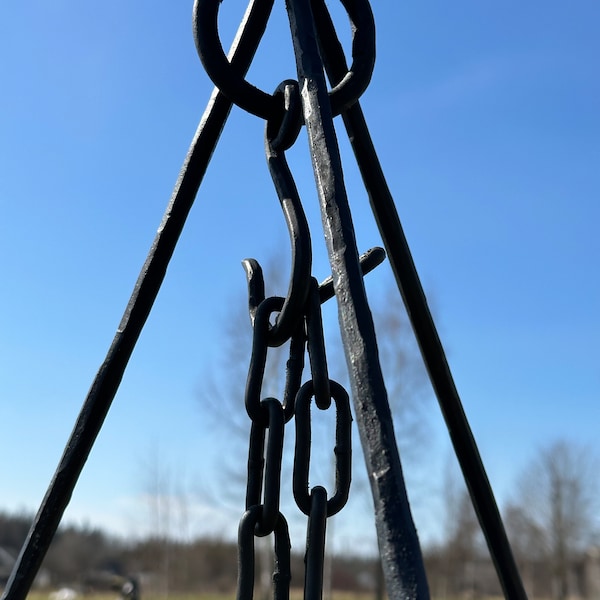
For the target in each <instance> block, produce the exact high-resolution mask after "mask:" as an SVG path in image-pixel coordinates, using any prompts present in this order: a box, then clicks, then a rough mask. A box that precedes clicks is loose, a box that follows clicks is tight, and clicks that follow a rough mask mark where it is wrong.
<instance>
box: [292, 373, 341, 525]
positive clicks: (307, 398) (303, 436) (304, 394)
mask: <svg viewBox="0 0 600 600" xmlns="http://www.w3.org/2000/svg"><path fill="white" fill-rule="evenodd" d="M329 387H330V390H331V397H332V399H333V401H334V403H335V407H336V419H335V449H334V453H335V494H334V495H333V497H332V498H331V499H330V500H328V501H327V516H328V517H331V516H333V515H335V514H336V513H337V512H339V511H340V510H341V509H342V508H343V507H344V505H345V504H346V502H347V500H348V493H349V491H350V481H351V477H352V440H351V437H352V429H351V426H352V413H351V412H350V399H349V397H348V394H347V393H346V390H345V389H344V388H343V387H342V386H341V385H340V384H339V383H337V382H336V381H333V380H330V381H329ZM314 391H315V388H314V382H313V381H312V380H310V381H307V382H306V383H305V384H304V385H303V386H302V387H301V388H300V391H299V392H298V396H297V397H296V419H295V421H296V450H295V453H294V475H293V491H294V499H295V500H296V504H297V505H298V508H299V509H300V510H301V511H302V512H303V513H304V514H305V515H309V514H310V511H311V496H310V494H309V491H308V487H309V486H308V472H309V468H310V445H311V424H310V402H311V399H312V398H313V396H314Z"/></svg>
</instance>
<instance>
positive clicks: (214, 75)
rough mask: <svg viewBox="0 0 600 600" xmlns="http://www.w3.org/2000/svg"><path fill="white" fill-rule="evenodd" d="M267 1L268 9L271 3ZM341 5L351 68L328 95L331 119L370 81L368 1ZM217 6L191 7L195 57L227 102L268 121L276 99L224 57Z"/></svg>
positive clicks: (199, 0) (207, 2)
mask: <svg viewBox="0 0 600 600" xmlns="http://www.w3.org/2000/svg"><path fill="white" fill-rule="evenodd" d="M259 1H260V0H256V2H257V3H258V2H259ZM265 1H267V0H265ZM268 1H270V4H271V6H272V4H273V0H268ZM341 2H342V4H343V6H344V8H345V9H346V11H347V13H348V16H349V18H350V23H351V26H352V31H353V35H352V65H351V67H350V70H349V71H348V72H347V73H346V75H345V76H344V77H343V78H342V80H341V81H340V82H339V83H338V84H337V85H336V86H335V87H334V88H333V89H332V90H331V91H330V92H329V96H330V102H331V111H332V113H333V116H336V115H338V114H340V112H342V111H343V110H344V109H346V108H347V107H348V106H350V105H351V104H353V103H354V102H356V100H358V98H359V97H360V95H361V94H362V93H363V92H364V90H365V89H366V87H367V86H368V84H369V81H370V80H371V75H372V73H373V67H374V65H375V23H374V20H373V13H372V12H371V6H370V5H369V2H368V0H341ZM220 4H221V0H196V2H195V4H194V15H193V24H194V40H195V42H196V49H197V51H198V56H199V57H200V60H201V61H202V64H203V65H204V68H205V70H206V72H207V74H208V76H209V77H210V78H211V79H212V81H213V83H214V84H215V85H216V86H217V87H218V88H219V90H220V91H221V92H222V93H223V94H224V95H225V96H226V97H227V98H228V99H229V100H230V101H231V102H233V103H235V104H237V105H238V106H240V107H241V108H243V109H244V110H246V111H248V112H249V113H252V114H254V115H256V116H259V117H262V118H263V119H269V118H271V117H272V116H273V115H275V114H276V111H277V101H276V99H275V98H274V97H273V96H272V95H270V94H267V93H266V92H264V91H263V90H261V89H259V88H257V87H255V86H254V85H252V84H251V83H248V82H247V81H246V80H245V79H244V77H243V74H242V73H240V72H239V70H236V69H235V68H234V67H233V66H232V64H231V63H230V62H229V60H228V58H227V57H226V56H225V53H224V51H223V46H222V44H221V40H220V38H219V32H218V19H217V16H218V12H219V6H220ZM269 10H270V8H269Z"/></svg>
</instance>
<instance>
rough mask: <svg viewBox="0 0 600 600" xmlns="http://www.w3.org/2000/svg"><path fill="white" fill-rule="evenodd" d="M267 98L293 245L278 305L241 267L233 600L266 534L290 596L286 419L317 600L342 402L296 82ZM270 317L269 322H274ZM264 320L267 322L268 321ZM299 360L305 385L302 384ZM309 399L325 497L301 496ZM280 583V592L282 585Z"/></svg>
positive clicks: (252, 265) (318, 491)
mask: <svg viewBox="0 0 600 600" xmlns="http://www.w3.org/2000/svg"><path fill="white" fill-rule="evenodd" d="M273 98H274V99H276V101H277V102H279V106H280V109H279V110H275V111H274V116H272V117H270V118H268V119H267V123H266V129H265V131H266V133H265V150H266V158H267V164H268V166H269V170H270V173H271V178H272V180H273V184H274V187H275V190H276V192H277V196H278V198H279V202H280V205H281V208H282V212H283V214H284V217H285V220H286V224H287V227H288V232H289V236H290V241H291V245H292V268H291V277H290V284H289V288H288V293H287V296H286V297H285V298H283V297H280V296H271V297H268V298H265V297H264V296H265V293H264V289H265V286H264V280H263V273H262V269H261V267H260V265H259V263H258V262H257V261H256V260H254V259H247V260H245V261H244V262H243V265H244V268H245V270H246V276H247V281H248V297H249V301H248V306H249V313H250V321H251V323H252V328H253V337H252V355H251V359H250V366H249V369H248V378H247V383H246V392H245V406H246V412H247V413H248V416H249V418H250V420H251V430H250V441H249V448H248V476H247V487H246V512H245V513H244V515H243V517H242V519H241V522H240V527H239V540H238V548H239V561H238V562H239V573H238V591H237V598H238V600H246V599H250V598H252V594H253V589H254V562H255V558H254V556H255V555H254V539H255V537H264V536H268V535H270V534H274V538H275V544H274V557H275V565H276V569H275V572H274V596H275V598H284V597H285V598H287V597H288V595H289V581H290V572H289V563H290V540H289V533H288V526H287V521H286V519H285V517H284V515H283V514H282V513H281V512H280V495H281V463H282V453H283V441H284V430H285V424H286V423H288V422H290V421H291V419H292V418H294V421H295V430H296V446H295V451H294V468H293V486H292V487H293V494H294V498H295V501H296V504H297V505H298V507H299V508H300V510H301V511H302V512H303V513H304V514H305V515H307V516H308V526H307V542H306V548H307V549H306V561H305V562H306V572H305V598H315V599H317V598H321V595H322V588H323V560H324V553H325V532H326V520H327V518H328V517H330V516H332V515H334V514H336V513H337V512H338V511H340V510H341V509H342V508H343V506H344V505H345V504H346V501H347V499H348V493H349V490H350V481H351V460H352V447H351V423H352V416H351V412H350V400H349V397H348V394H347V392H346V391H345V389H344V388H343V387H342V386H341V385H340V384H339V383H337V382H336V381H333V380H331V379H330V378H329V373H328V368H327V359H326V352H325V338H324V333H323V320H322V316H321V302H322V301H324V300H326V299H328V298H330V297H331V296H332V293H331V290H332V286H331V282H330V281H329V280H327V281H325V282H324V284H323V286H319V284H318V283H317V280H316V279H315V278H314V277H312V276H311V273H310V271H311V262H312V253H311V241H310V232H309V228H308V223H307V221H306V217H305V214H304V211H303V208H302V203H301V201H300V198H299V196H298V192H297V189H296V186H295V183H294V179H293V177H292V174H291V172H290V170H289V167H288V164H287V161H286V158H285V150H287V149H288V148H290V147H291V146H292V145H293V143H294V142H295V140H296V138H297V136H298V133H299V131H300V127H301V125H302V120H301V112H300V98H299V90H298V84H297V82H294V81H284V82H283V83H282V84H281V85H279V86H278V87H277V89H276V90H275V92H274V94H273ZM381 260H383V251H381V250H380V249H379V250H378V251H371V252H369V253H367V255H366V256H365V257H364V259H363V262H364V266H365V270H368V269H370V268H372V267H373V266H374V265H375V264H378V263H379V262H381ZM274 315H276V318H275V319H273V316H274ZM272 321H273V322H272ZM286 342H289V359H288V361H287V363H286V376H285V387H284V391H283V399H282V401H279V400H278V399H276V398H271V397H268V398H264V399H261V398H262V388H263V383H264V377H265V365H266V362H267V359H268V353H269V349H270V348H275V347H279V346H281V345H282V344H285V343H286ZM307 353H308V359H309V363H310V379H309V380H308V381H306V382H304V383H303V384H302V385H301V380H302V373H303V370H304V365H305V355H306V354H307ZM313 398H314V400H315V404H316V406H317V407H318V408H319V409H320V410H327V409H329V408H330V407H331V405H332V400H333V405H334V408H335V411H336V435H335V448H334V454H335V457H336V460H335V473H336V489H335V492H334V494H333V496H332V497H331V498H330V499H328V494H327V491H326V490H325V488H323V487H320V486H316V487H314V488H313V489H309V483H308V473H309V466H310V456H311V420H310V406H311V402H312V399H313ZM286 586H287V587H286Z"/></svg>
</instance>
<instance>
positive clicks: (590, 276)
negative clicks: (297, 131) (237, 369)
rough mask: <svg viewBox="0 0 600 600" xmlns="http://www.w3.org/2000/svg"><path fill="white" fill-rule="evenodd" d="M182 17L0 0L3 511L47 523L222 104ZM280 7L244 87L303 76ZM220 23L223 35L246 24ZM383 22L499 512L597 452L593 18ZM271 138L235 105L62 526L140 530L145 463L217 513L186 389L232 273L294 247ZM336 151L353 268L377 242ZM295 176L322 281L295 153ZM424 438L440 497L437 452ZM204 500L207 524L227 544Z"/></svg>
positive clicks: (443, 296) (424, 272) (130, 5)
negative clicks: (170, 204) (553, 450)
mask: <svg viewBox="0 0 600 600" xmlns="http://www.w3.org/2000/svg"><path fill="white" fill-rule="evenodd" d="M191 4H192V3H191V1H188V0H185V1H184V0H177V1H176V2H162V3H159V2H153V3H150V4H149V3H147V2H140V1H137V0H133V1H131V2H116V1H115V0H109V1H107V2H103V3H101V4H98V3H85V2H84V3H81V2H74V1H72V0H57V1H55V2H51V3H48V2H42V1H39V0H37V1H33V2H28V3H22V2H10V1H8V2H3V3H1V4H0V57H1V58H0V82H1V83H0V90H1V91H0V207H1V213H2V219H1V221H0V223H1V224H0V228H1V229H0V256H2V260H1V263H0V264H1V265H2V268H1V272H2V284H1V288H0V289H1V293H0V406H1V408H0V455H1V456H2V457H3V460H2V466H1V471H0V481H2V484H1V493H0V509H8V510H17V509H27V510H34V509H35V508H36V507H37V505H38V504H39V502H40V500H41V498H42V496H43V493H44V491H45V488H46V486H47V484H48V482H49V479H50V477H51V475H52V473H53V471H54V469H55V466H56V464H57V461H58V459H59V457H60V455H61V452H62V448H63V446H64V444H65V442H66V439H67V436H68V434H69V432H70V431H71V428H72V426H73V423H74V421H75V418H76V415H77V414H78V412H79V408H80V406H81V403H82V401H83V399H84V397H85V395H86V392H87V390H88V388H89V385H90V384H91V382H92V379H93V377H94V375H95V372H96V370H97V368H98V367H99V365H100V363H101V362H102V360H103V358H104V355H105V353H106V350H107V348H108V346H109V344H110V341H111V339H112V337H113V335H114V332H115V329H116V327H117V325H118V323H119V321H120V318H121V315H122V312H123V309H124V307H125V304H126V302H127V299H128V298H129V295H130V293H131V290H132V287H133V284H134V282H135V280H136V278H137V275H138V272H139V269H140V267H141V265H142V263H143V260H144V258H145V255H146V253H147V251H148V248H149V246H150V243H151V242H152V239H153V237H154V233H155V231H156V229H157V227H158V225H159V223H160V220H161V217H162V213H163V211H164V208H165V206H166V203H167V201H168V198H169V196H170V193H171V190H172V187H173V184H174V182H175V180H176V177H177V175H178V172H179V169H180V166H181V163H182V160H183V158H184V156H185V153H186V151H187V147H188V144H189V141H190V139H191V137H192V135H193V132H194V130H195V128H196V126H197V123H198V120H199V118H200V116H201V114H202V112H203V110H204V107H205V105H206V102H207V100H208V97H209V94H210V92H211V90H212V84H211V83H210V82H209V80H208V78H207V76H206V75H205V73H204V71H203V68H202V66H201V65H200V62H199V60H198V58H197V55H196V51H195V48H194V44H193V40H192V35H191V9H192V6H191ZM277 4H278V6H277V7H276V8H277V12H278V14H277V15H275V17H274V18H275V19H276V20H275V21H274V23H273V25H272V27H271V30H270V31H269V32H268V33H269V35H268V36H267V38H265V40H264V42H263V45H262V46H261V50H260V51H259V53H260V54H259V56H258V57H257V62H256V66H255V67H253V68H252V70H251V72H250V75H249V78H250V79H251V80H252V81H253V82H255V83H257V84H259V85H260V86H262V87H264V89H266V90H268V91H270V90H272V89H274V88H275V87H276V85H277V84H278V83H279V82H280V81H281V80H282V79H284V78H288V77H293V76H294V65H293V62H292V59H291V54H290V50H289V48H290V42H289V39H288V38H289V34H288V30H287V28H286V24H285V21H284V14H283V13H284V10H283V3H281V2H278V3H277ZM279 5H281V6H279ZM222 6H223V8H222V11H223V12H224V15H223V17H224V18H223V21H224V24H223V31H224V33H223V37H224V38H225V39H230V36H231V31H233V30H234V29H235V27H236V26H237V22H238V21H239V18H240V16H241V14H242V12H243V10H244V7H243V5H242V3H236V2H233V1H232V0H230V2H225V3H223V5H222ZM373 9H374V13H375V19H376V24H377V36H378V38H377V48H378V58H377V63H376V67H375V73H374V77H373V81H372V84H371V86H370V87H369V89H368V90H367V92H366V93H365V95H364V97H363V100H362V105H363V109H364V112H365V114H366V118H367V121H368V123H369V126H370V128H371V132H372V135H373V138H374V141H375V144H376V148H377V150H378V152H379V155H380V158H381V161H382V163H383V166H384V170H385V172H386V175H387V177H388V181H389V183H390V187H391V189H392V191H393V193H394V196H395V198H396V201H397V205H398V210H399V213H400V216H401V219H402V221H403V224H404V227H405V231H406V234H407V237H408V240H409V243H410V245H411V248H412V251H413V255H414V259H415V262H416V265H417V269H418V270H419V273H420V274H421V278H422V281H423V284H424V286H425V289H426V291H427V293H428V295H429V296H430V298H431V303H432V306H433V308H434V313H435V315H436V319H437V323H438V327H439V331H440V335H441V338H442V341H443V343H444V346H445V348H446V350H447V354H448V358H449V361H450V365H451V368H452V370H453V373H454V376H455V379H456V383H457V386H458V389H459V392H460V394H461V397H462V399H463V402H464V405H465V409H466V411H467V415H468V416H469V418H470V421H471V424H472V427H473V430H474V433H475V435H476V437H477V439H478V441H479V444H480V449H481V452H482V455H483V458H484V462H485V463H486V466H487V467H488V470H489V475H490V479H491V481H492V483H493V484H494V485H495V486H496V488H497V490H498V496H499V500H500V501H501V502H502V501H504V500H505V499H506V498H507V497H508V496H509V494H510V486H511V484H512V482H513V481H514V477H515V476H516V474H517V472H518V471H519V469H520V468H521V467H522V466H523V465H524V463H525V462H526V461H527V460H528V459H529V458H531V457H532V456H533V455H534V453H535V451H536V449H537V448H538V447H539V446H540V445H541V444H543V443H544V442H545V441H547V440H550V439H554V438H557V437H566V438H568V439H575V440H579V441H581V442H584V443H589V444H591V445H592V446H594V447H595V449H596V450H597V451H598V452H600V442H598V435H597V429H598V423H600V408H599V407H600V402H599V401H600V366H599V362H598V339H599V337H600V318H599V316H598V309H599V308H600V283H599V277H598V266H597V263H598V257H599V256H600V241H599V240H600V236H599V235H598V222H599V221H600V208H599V200H600V111H599V110H598V107H599V106H600V79H599V77H598V57H600V38H599V37H598V27H599V25H600V5H599V4H598V3H597V2H595V1H592V0H587V1H583V0H582V1H575V2H571V3H565V2H556V1H551V2H541V1H537V0H536V1H534V2H529V3H522V2H502V3H500V2H492V3H490V2H485V3H482V2H476V1H474V0H470V1H465V2H462V3H448V2H420V3H414V2H413V3H409V2H391V1H384V2H373ZM233 23H235V24H233ZM338 27H339V29H340V31H343V32H344V33H343V34H342V35H343V36H345V39H347V38H348V33H347V32H346V30H345V28H346V23H345V22H344V20H343V19H342V20H338ZM262 129H263V123H262V122H261V121H260V120H259V119H258V118H256V117H252V116H249V115H247V114H245V113H243V112H242V111H241V110H239V109H237V110H234V111H233V113H232V115H231V118H230V120H229V122H228V124H227V126H226V128H225V131H224V134H223V136H222V139H221V142H220V144H219V147H218V149H217V152H216V153H215V156H214V159H213V162H212V163H211V166H210V168H209V173H208V175H207V177H206V179H205V181H204V184H203V186H202V187H201V190H200V193H199V195H198V199H197V203H196V205H195V208H194V209H193V211H192V214H191V216H190V218H189V221H188V224H187V226H186V229H185V230H184V234H183V236H182V238H181V241H180V244H179V246H178V249H177V251H176V254H175V257H174V259H173V261H172V264H171V267H170V270H169V272H168V274H167V278H166V281H165V284H164V287H163V289H162V291H161V293H160V295H159V298H158V300H157V302H156V305H155V308H154V310H153V312H152V314H151V316H150V319H149V322H148V324H147V326H146V328H145V330H144V332H143V334H142V337H141V339H140V342H139V345H138V347H137V349H136V351H135V353H134V355H133V358H132V360H131V363H130V366H129V368H128V371H127V372H126V375H125V378H124V381H123V384H122V387H121V389H120V391H119V393H118V395H117V397H116V399H115V403H114V406H113V409H112V410H111V412H110V414H109V417H108V419H107V422H106V425H105V427H104V430H103V431H102V433H101V435H100V438H99V440H98V442H97V444H96V446H95V448H94V450H93V451H92V455H91V457H90V460H89V463H88V467H87V469H86V470H85V471H84V474H83V476H82V478H81V481H80V485H79V486H78V488H77V490H76V492H75V495H74V497H73V501H72V505H71V507H70V508H69V512H68V516H69V517H70V518H71V519H74V520H77V521H79V522H81V521H87V522H90V523H92V524H99V525H106V526H109V527H111V528H112V529H113V530H117V531H119V532H121V533H124V534H130V533H133V532H134V531H136V530H138V531H139V530H143V528H144V527H145V526H146V523H145V521H147V518H146V516H145V515H146V512H145V511H146V509H145V508H144V506H143V505H142V503H141V501H140V496H141V495H142V494H143V492H144V488H145V486H146V483H145V482H147V479H148V466H147V465H148V464H149V463H150V464H152V462H153V458H152V456H153V455H154V454H156V453H159V454H160V455H161V462H162V463H163V464H165V465H166V467H165V468H167V469H169V470H171V471H175V472H176V473H177V474H178V475H177V477H179V478H181V479H185V480H186V482H187V483H186V485H189V486H191V488H193V489H194V494H195V497H197V498H204V496H206V493H205V492H206V489H207V488H209V487H210V485H209V484H207V481H208V480H210V478H211V469H212V468H219V467H218V458H219V453H223V452H226V448H227V439H226V435H225V434H223V435H222V436H221V438H220V439H219V437H217V438H216V439H217V440H218V441H219V443H217V444H215V436H214V435H213V436H210V435H209V433H210V431H209V430H211V429H213V428H214V421H211V420H210V419H208V418H206V415H205V414H204V412H203V410H202V409H201V407H200V406H199V402H198V388H199V386H200V385H201V378H202V377H203V373H204V372H205V371H206V369H207V368H208V369H211V365H212V364H213V362H212V361H214V359H215V357H216V356H217V354H218V346H219V335H220V334H221V332H222V330H223V326H224V325H223V324H224V323H225V322H226V321H227V318H228V309H227V301H228V300H229V299H230V298H232V297H234V298H235V297H240V295H241V294H243V293H244V285H245V284H244V276H243V272H242V270H241V267H240V260H241V259H243V258H245V257H247V256H254V257H256V258H259V259H261V260H267V257H268V256H269V255H270V254H272V253H273V252H274V251H277V249H278V248H285V252H287V251H288V250H287V245H288V242H287V241H286V234H285V228H284V226H283V222H282V218H281V215H280V211H279V207H278V203H277V200H276V197H275V194H274V191H273V189H272V185H271V183H270V181H269V176H268V173H267V170H266V167H265V165H264V157H263V154H262V146H263V140H262V137H263V133H262ZM340 131H341V130H340ZM301 145H302V141H301V142H299V146H301ZM342 150H343V152H344V153H345V154H344V156H345V157H346V158H345V162H344V165H345V168H346V179H347V184H348V188H349V190H350V200H351V203H352V206H353V210H354V219H355V224H356V228H357V236H358V242H359V245H360V249H361V251H362V250H365V249H366V248H368V247H370V246H373V245H376V244H379V243H380V242H379V238H378V234H377V231H376V228H375V226H374V224H373V222H372V218H371V216H370V215H369V211H368V204H367V202H366V199H365V194H364V191H363V189H362V186H361V183H360V180H359V178H358V176H357V174H356V168H355V166H354V163H353V159H352V157H351V156H350V155H349V154H348V153H347V143H342ZM294 158H296V159H297V163H296V164H297V166H296V167H295V175H296V177H297V180H298V182H299V186H300V188H301V193H302V196H303V198H304V202H305V205H306V208H307V212H308V213H309V218H310V220H311V224H312V229H313V240H314V246H315V253H316V257H315V273H316V275H317V276H318V277H319V278H320V279H322V278H324V277H325V276H326V275H327V267H326V257H325V254H324V246H323V244H322V242H321V241H320V236H321V232H320V222H319V217H318V207H317V206H316V200H315V195H314V190H313V185H312V174H311V172H310V168H309V166H308V162H307V153H306V150H305V148H304V147H299V148H298V149H297V150H296V151H295V152H294ZM382 273H385V271H382ZM373 277H374V282H375V283H374V285H373V289H374V290H375V292H376V291H377V290H378V289H380V288H381V286H382V285H383V284H381V285H379V284H378V283H377V281H378V280H377V276H375V275H374V276H373ZM378 286H379V287H378ZM241 297H242V298H243V296H241ZM434 410H437V409H436V408H435V405H434V404H432V412H433V411H434ZM436 418H437V417H436ZM434 430H435V431H436V439H435V443H433V444H432V447H435V448H436V452H437V455H438V458H437V459H435V461H434V462H435V468H432V469H431V470H432V475H433V477H437V478H441V470H440V467H439V465H443V464H444V458H443V457H444V456H445V455H446V454H447V453H448V443H447V442H446V441H445V439H444V437H443V431H442V428H441V426H440V424H439V422H438V424H437V425H435V426H434ZM221 446H222V447H221ZM215 448H216V449H217V450H218V452H214V450H215ZM211 450H212V452H211ZM439 457H442V458H439ZM209 459H210V460H209ZM242 460H243V457H242ZM201 492H202V493H201ZM195 502H196V501H195ZM203 502H204V501H203V500H200V499H199V500H197V506H195V509H196V513H195V522H194V525H195V526H196V527H197V529H198V530H201V529H202V528H203V527H206V523H211V525H214V526H215V527H217V528H219V527H222V530H223V531H227V532H229V531H231V529H230V528H229V527H230V526H229V525H226V524H223V525H222V524H221V521H220V516H219V515H220V511H221V508H220V507H219V505H218V504H216V505H215V504H214V503H212V505H211V507H210V508H203V505H202V506H201V504H202V503H203ZM241 508H242V507H241V503H240V511H241ZM228 514H229V513H228ZM223 522H224V521H223ZM215 524H216V525H215ZM419 528H420V529H421V530H430V528H431V525H430V523H419ZM233 529H235V524H234V525H233Z"/></svg>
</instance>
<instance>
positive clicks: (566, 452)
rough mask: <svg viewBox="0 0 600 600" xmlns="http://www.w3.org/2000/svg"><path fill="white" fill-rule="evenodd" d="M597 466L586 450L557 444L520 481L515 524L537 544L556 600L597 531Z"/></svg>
mask: <svg viewBox="0 0 600 600" xmlns="http://www.w3.org/2000/svg"><path fill="white" fill-rule="evenodd" d="M597 466H598V461H597V459H596V457H595V456H594V455H593V454H592V453H591V452H590V450H589V449H588V448H586V447H585V446H582V445H579V444H577V443H575V442H570V441H566V440H559V441H555V442H553V443H551V444H549V445H547V446H545V447H544V448H542V449H541V450H540V452H539V454H538V455H537V456H536V457H535V459H534V460H533V461H532V462H531V464H530V465H528V466H527V468H526V469H525V470H524V471H523V473H522V475H521V477H520V479H519V484H518V489H519V490H520V493H519V497H518V500H517V502H516V505H517V506H518V507H519V509H520V519H521V524H520V525H521V527H523V521H525V522H526V523H527V530H528V531H529V533H530V534H531V535H534V536H535V538H536V539H537V540H539V543H541V545H542V549H543V553H544V558H545V559H546V563H547V565H548V566H549V568H550V575H551V578H552V583H553V585H552V588H553V589H552V592H553V596H554V598H556V599H557V600H566V598H567V597H568V595H569V593H570V591H571V587H572V580H573V573H574V566H575V563H576V561H577V559H578V558H579V557H580V556H581V554H582V553H583V552H584V550H585V549H586V548H587V546H588V545H589V544H590V543H591V542H592V540H593V536H594V533H595V532H597V528H598V525H599V522H598V517H597V508H598V503H597V492H598V470H597ZM514 510H515V509H514V507H513V511H514ZM531 541H532V540H527V542H528V543H529V544H531Z"/></svg>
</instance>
